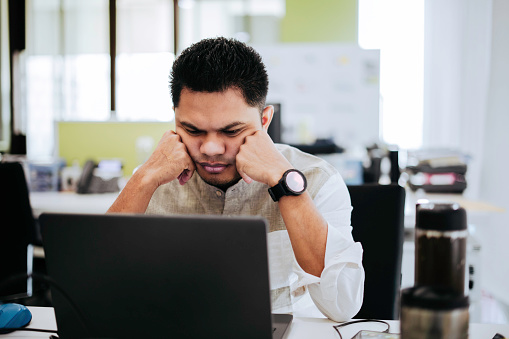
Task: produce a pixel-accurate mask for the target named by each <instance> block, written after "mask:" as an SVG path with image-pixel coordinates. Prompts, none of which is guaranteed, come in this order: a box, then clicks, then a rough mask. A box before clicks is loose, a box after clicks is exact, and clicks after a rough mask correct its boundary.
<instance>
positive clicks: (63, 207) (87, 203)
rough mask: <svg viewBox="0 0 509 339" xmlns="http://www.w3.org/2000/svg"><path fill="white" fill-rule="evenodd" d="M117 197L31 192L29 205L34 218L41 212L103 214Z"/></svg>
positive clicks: (105, 194)
mask: <svg viewBox="0 0 509 339" xmlns="http://www.w3.org/2000/svg"><path fill="white" fill-rule="evenodd" d="M117 196H118V193H102V194H77V193H74V192H31V193H30V205H31V206H32V210H33V213H34V216H35V217H39V215H40V214H41V213H43V212H53V213H85V214H89V213H93V214H103V213H106V211H107V210H108V208H110V206H111V205H112V204H113V202H114V201H115V199H116V198H117Z"/></svg>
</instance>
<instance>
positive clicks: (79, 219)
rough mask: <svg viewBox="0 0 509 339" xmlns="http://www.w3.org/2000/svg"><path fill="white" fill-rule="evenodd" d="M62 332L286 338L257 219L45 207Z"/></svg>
mask: <svg viewBox="0 0 509 339" xmlns="http://www.w3.org/2000/svg"><path fill="white" fill-rule="evenodd" d="M39 221H40V223H41V229H42V232H43V243H44V250H45V255H46V267H47V271H48V275H49V276H50V277H51V279H52V280H53V281H54V282H53V283H52V286H51V292H52V298H53V305H54V308H55V315H56V320H57V326H58V334H59V337H60V338H63V339H66V338H243V339H244V338H257V339H260V338H267V339H272V338H282V337H283V336H284V334H285V333H287V331H286V330H287V328H288V326H289V324H290V323H291V321H292V316H291V315H288V314H271V304H270V288H269V273H268V260H267V236H266V231H267V224H266V221H265V219H262V218H258V217H217V216H149V215H125V214H110V215H89V214H88V215H78V214H50V213H44V214H42V215H41V216H40V217H39Z"/></svg>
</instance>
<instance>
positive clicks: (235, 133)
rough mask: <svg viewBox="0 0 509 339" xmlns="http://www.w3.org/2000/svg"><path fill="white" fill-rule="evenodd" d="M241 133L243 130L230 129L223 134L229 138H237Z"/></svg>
mask: <svg viewBox="0 0 509 339" xmlns="http://www.w3.org/2000/svg"><path fill="white" fill-rule="evenodd" d="M240 132H242V129H241V128H239V129H228V130H225V131H223V133H224V134H225V135H227V136H229V137H233V136H236V135H237V134H239V133H240Z"/></svg>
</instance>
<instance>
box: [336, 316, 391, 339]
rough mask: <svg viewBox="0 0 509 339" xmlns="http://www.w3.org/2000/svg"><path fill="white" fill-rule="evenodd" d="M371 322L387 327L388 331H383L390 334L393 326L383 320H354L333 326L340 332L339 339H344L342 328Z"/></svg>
mask: <svg viewBox="0 0 509 339" xmlns="http://www.w3.org/2000/svg"><path fill="white" fill-rule="evenodd" d="M369 322H376V323H382V324H385V325H387V329H385V331H382V332H383V333H389V330H390V329H391V325H389V323H388V322H386V321H383V320H377V319H362V320H353V321H348V322H346V323H342V324H339V325H332V327H333V328H334V329H335V330H336V332H338V334H339V338H340V339H343V336H342V335H341V332H339V328H340V327H345V326H348V325H352V324H357V323H369Z"/></svg>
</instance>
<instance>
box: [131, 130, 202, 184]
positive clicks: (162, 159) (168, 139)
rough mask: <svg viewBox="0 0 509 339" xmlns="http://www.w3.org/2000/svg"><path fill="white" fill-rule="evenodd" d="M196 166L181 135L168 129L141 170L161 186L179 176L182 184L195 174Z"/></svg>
mask: <svg viewBox="0 0 509 339" xmlns="http://www.w3.org/2000/svg"><path fill="white" fill-rule="evenodd" d="M195 168H196V167H195V165H194V162H193V160H192V159H191V157H190V156H189V154H188V153H187V149H186V146H185V145H184V144H183V143H182V140H181V139H180V136H179V135H178V134H177V133H175V132H174V131H167V132H166V133H164V135H163V137H162V138H161V140H160V141H159V144H158V145H157V147H156V149H155V150H154V152H153V153H152V155H151V156H150V158H148V160H147V161H146V162H145V163H144V164H143V165H142V166H141V167H140V170H142V171H143V172H144V174H145V175H148V176H149V177H150V178H152V180H153V182H154V183H155V184H156V187H159V186H161V185H164V184H166V183H169V182H171V181H173V180H175V179H177V178H178V180H179V182H180V184H181V185H183V184H185V183H186V182H187V181H188V180H189V179H191V177H192V176H193V173H194V171H195Z"/></svg>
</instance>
